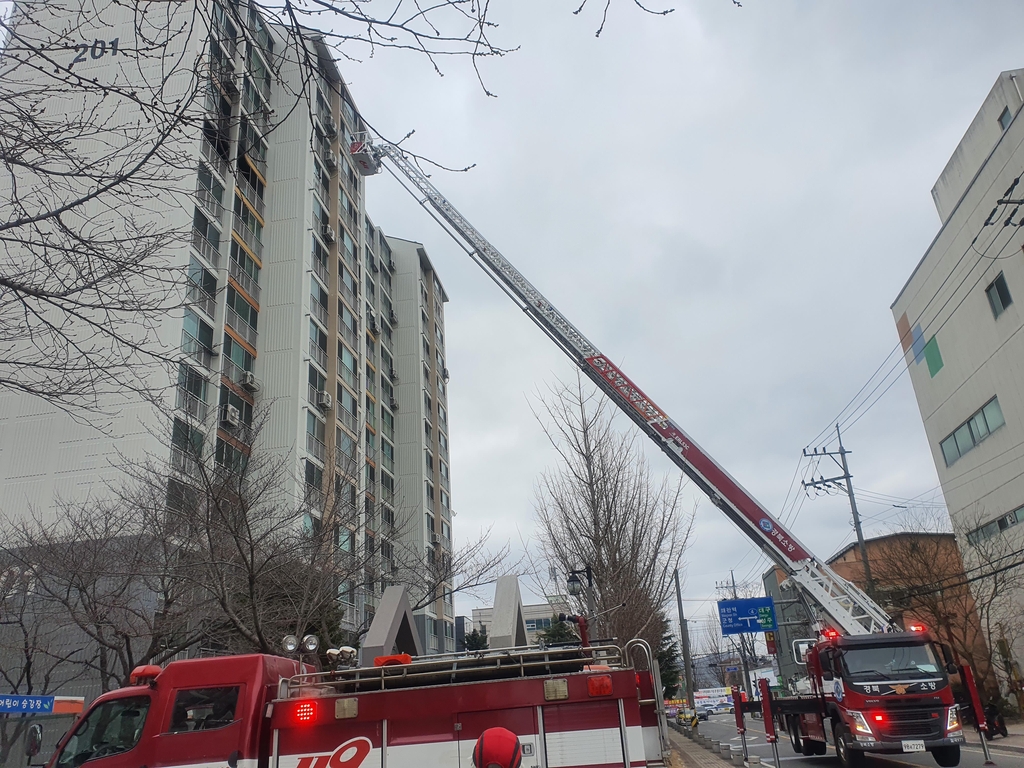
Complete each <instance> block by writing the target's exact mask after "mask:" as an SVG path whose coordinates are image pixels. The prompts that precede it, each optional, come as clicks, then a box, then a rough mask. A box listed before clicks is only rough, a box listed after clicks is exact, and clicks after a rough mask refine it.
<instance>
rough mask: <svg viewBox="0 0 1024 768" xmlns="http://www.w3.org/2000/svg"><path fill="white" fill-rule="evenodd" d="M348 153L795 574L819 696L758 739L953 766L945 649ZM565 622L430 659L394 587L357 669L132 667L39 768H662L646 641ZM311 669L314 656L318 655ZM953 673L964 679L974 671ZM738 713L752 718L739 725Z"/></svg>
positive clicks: (528, 294) (432, 201) (362, 155)
mask: <svg viewBox="0 0 1024 768" xmlns="http://www.w3.org/2000/svg"><path fill="white" fill-rule="evenodd" d="M349 150H350V155H351V157H352V159H353V160H354V161H355V163H356V165H357V167H358V168H359V170H360V172H361V173H362V174H364V175H371V174H374V173H377V172H378V171H379V170H380V168H381V166H382V165H384V164H385V163H386V164H387V167H388V169H389V170H390V171H391V172H392V174H393V175H394V176H395V177H396V179H398V180H399V182H400V183H402V184H403V185H404V186H405V187H406V189H408V190H409V191H410V192H412V193H413V194H414V195H415V196H416V197H417V199H418V200H419V201H420V203H421V205H422V206H423V207H424V208H425V209H426V210H427V211H428V212H430V213H431V214H432V215H433V216H434V218H435V219H437V220H438V221H439V223H441V224H442V226H444V227H445V228H446V229H447V231H448V232H449V233H450V234H451V235H452V236H453V237H454V238H455V239H456V240H457V241H458V242H459V243H460V244H461V245H462V246H463V247H464V248H465V250H466V251H467V253H468V254H469V255H470V256H471V258H473V260H475V261H476V262H477V263H478V264H479V265H480V266H481V267H482V268H483V269H484V270H485V271H486V272H487V273H488V274H489V275H490V276H491V277H492V278H493V279H494V280H495V281H496V282H497V283H498V285H499V286H500V287H501V288H502V289H503V290H504V291H505V292H506V293H507V294H508V295H509V296H510V297H511V298H512V299H513V300H514V301H515V302H516V303H517V304H518V305H519V306H520V307H521V308H522V309H523V310H524V311H525V312H526V313H527V314H528V315H529V316H530V318H531V319H532V320H533V321H534V322H535V323H536V324H537V325H538V326H539V327H540V328H541V330H543V331H544V332H545V333H546V334H547V336H548V337H549V338H550V339H551V340H552V341H553V342H554V343H555V344H557V345H558V346H559V347H560V348H561V349H562V350H563V351H564V352H565V353H566V354H567V355H569V357H570V358H572V360H573V361H574V363H575V364H576V365H577V366H579V368H580V369H581V370H582V371H583V372H584V373H585V374H586V375H587V376H588V377H589V378H590V379H591V380H592V381H593V382H594V383H595V384H596V385H597V386H598V387H599V388H600V389H601V390H602V391H603V392H605V393H606V394H607V395H608V396H609V397H610V398H611V399H612V401H613V402H614V403H615V404H616V405H617V406H618V407H619V408H621V409H622V410H623V411H624V412H625V413H626V414H627V415H628V416H629V417H630V418H631V419H632V420H633V421H634V422H636V424H637V425H638V426H639V427H640V429H641V430H643V431H644V432H645V433H646V434H647V435H648V436H649V437H650V438H651V439H653V440H654V441H655V442H656V443H657V444H658V446H659V447H660V448H661V449H662V450H663V451H664V452H665V453H666V454H667V455H668V456H669V458H670V459H671V460H672V461H673V462H674V463H675V464H676V465H677V466H678V467H679V468H680V469H682V471H683V472H684V473H686V475H687V476H688V477H689V478H690V479H691V480H692V481H693V482H694V484H695V485H696V486H697V487H698V488H700V489H701V490H702V491H703V492H704V493H705V494H707V496H708V497H709V498H710V499H711V501H712V503H714V505H715V506H717V507H718V508H719V509H720V510H722V512H724V513H725V515H726V516H727V517H729V518H730V519H731V520H732V521H733V522H734V523H735V524H736V525H737V526H739V528H740V530H742V531H743V532H744V533H746V535H747V536H748V537H749V538H750V539H751V540H752V541H753V542H754V543H755V544H756V545H757V546H758V547H760V548H761V549H762V550H763V551H764V552H765V553H766V554H767V555H768V556H769V557H770V558H771V559H772V560H773V561H774V562H775V563H776V565H778V566H779V567H780V568H781V569H782V570H783V571H784V572H785V573H786V574H787V577H788V581H789V582H790V583H791V584H792V585H794V586H795V587H796V588H797V589H798V591H799V593H800V595H801V599H803V600H804V601H805V604H806V605H807V607H808V610H809V613H810V610H811V608H812V607H813V608H816V609H817V611H818V613H819V620H820V622H821V623H822V626H823V630H822V636H821V639H820V640H817V641H815V642H814V643H813V644H812V646H811V647H810V648H809V649H808V650H807V654H806V659H807V668H808V674H809V677H810V679H811V684H812V693H811V695H808V696H796V697H786V698H779V699H773V700H772V701H771V706H772V710H771V712H772V714H771V717H770V718H769V720H770V721H774V720H775V719H778V720H779V722H780V723H784V726H785V728H786V730H787V731H788V732H789V734H790V738H791V739H792V743H793V746H794V748H795V749H796V750H797V751H798V752H802V753H803V754H806V755H811V754H823V753H824V751H825V749H826V747H827V744H828V743H829V742H832V743H834V744H835V745H836V748H837V749H836V751H837V754H838V756H839V758H840V760H841V761H842V762H843V764H844V766H845V768H857V766H858V765H859V764H860V763H861V762H862V761H863V759H864V755H865V754H866V753H867V752H900V751H924V750H927V751H929V752H931V753H932V755H933V756H934V757H935V759H936V761H937V762H938V763H939V765H941V766H955V765H957V764H958V762H959V749H960V746H959V745H960V744H961V743H963V741H964V738H963V731H962V728H961V726H960V721H959V715H958V710H957V706H956V704H955V703H954V701H953V696H952V692H951V690H950V686H949V679H948V676H947V673H948V672H951V671H952V670H954V669H955V667H954V666H953V659H952V655H951V653H950V650H949V648H948V647H947V646H944V645H941V644H939V643H936V642H935V641H933V640H932V638H931V637H930V636H929V635H928V634H927V633H926V632H921V631H911V632H895V631H892V630H893V629H894V626H893V622H892V621H891V619H890V617H889V616H888V615H887V614H886V613H885V611H883V610H882V609H881V608H880V607H879V606H878V605H876V604H875V603H874V602H873V601H872V600H871V599H870V597H868V596H867V595H866V594H865V593H864V592H862V591H861V590H860V589H858V588H857V587H855V586H854V585H852V584H850V583H849V582H847V581H846V580H844V579H842V578H840V577H839V576H838V575H837V574H836V573H834V572H833V571H832V570H831V569H830V568H829V567H828V566H827V565H826V564H824V563H822V562H819V561H818V560H817V559H816V558H815V557H814V556H813V555H812V554H811V553H810V551H809V550H807V549H806V548H805V547H804V546H803V545H802V544H801V543H800V542H799V541H798V540H797V539H796V537H795V536H793V535H792V534H791V533H790V532H789V531H788V530H786V529H785V527H784V526H783V525H782V524H781V523H780V522H779V521H778V520H777V519H776V518H775V517H774V516H772V515H771V514H770V513H769V512H768V511H767V510H766V509H765V508H764V507H763V506H762V505H761V504H760V503H758V502H757V500H755V499H754V498H753V496H751V495H750V494H749V493H748V492H747V491H746V490H744V488H743V487H742V486H741V485H740V484H739V483H738V482H737V481H736V480H735V479H733V478H732V477H731V476H730V475H729V474H728V473H727V472H726V471H725V470H724V469H723V468H722V467H721V466H720V465H719V464H718V463H717V462H715V461H714V459H712V458H711V457H710V456H709V455H708V454H707V453H705V452H704V451H703V450H702V449H701V448H700V446H699V445H698V444H697V443H696V442H695V441H694V440H693V439H692V438H691V437H690V436H689V435H687V434H686V433H685V432H683V430H682V429H681V428H680V427H679V426H678V425H677V424H676V423H675V422H674V421H673V420H672V419H670V418H669V417H668V415H667V414H666V413H665V412H664V411H662V410H661V409H660V408H659V407H658V406H657V405H655V403H654V402H653V401H652V400H651V399H650V398H648V397H647V396H646V395H645V394H644V393H643V392H642V391H641V390H640V389H639V388H638V387H637V386H636V385H635V384H634V383H633V382H632V381H631V380H630V379H629V378H628V377H627V376H626V375H625V374H624V373H623V372H622V371H621V370H619V368H618V367H617V366H616V365H615V364H614V363H612V361H611V360H610V359H609V358H608V357H606V356H605V355H603V354H602V353H601V352H600V351H599V350H598V349H597V348H596V347H595V346H594V345H593V344H592V343H591V342H590V341H589V340H588V339H587V338H586V337H585V336H584V335H583V334H582V333H581V332H580V331H579V330H578V329H577V328H576V327H575V326H573V325H572V323H570V322H569V321H568V320H567V319H566V318H565V317H564V316H563V315H562V314H561V313H560V312H559V311H558V310H557V309H556V308H555V307H554V306H553V305H552V304H551V303H550V302H549V301H548V300H547V299H545V298H544V296H543V295H542V294H541V293H540V292H539V291H538V290H537V289H536V288H535V287H534V286H533V285H532V284H531V283H530V282H529V281H528V280H527V279H526V278H525V277H524V276H523V275H522V274H520V272H519V271H518V270H516V268H515V267H513V266H512V264H511V263H509V261H508V260H506V259H505V258H504V257H503V256H502V255H501V254H500V253H499V252H498V251H497V249H496V248H494V246H492V245H491V244H490V243H489V242H488V241H487V240H486V239H485V238H484V237H483V236H482V235H481V234H480V233H479V232H478V231H477V230H476V229H475V228H474V227H473V226H472V225H471V224H470V223H469V222H468V221H467V220H466V219H465V218H464V217H463V216H462V215H461V214H460V213H459V212H458V211H457V210H456V209H455V207H454V206H453V205H452V204H451V203H450V202H448V200H447V199H445V197H444V196H443V195H441V193H440V192H438V191H437V189H436V188H435V187H434V186H433V184H432V183H431V182H430V180H429V179H428V177H427V176H426V174H424V173H423V172H422V171H421V170H420V168H419V167H418V166H417V165H416V163H415V162H414V161H413V160H412V159H410V158H409V157H408V156H407V155H406V154H405V153H404V152H403V151H402V150H401V149H400V148H399V147H398V146H396V145H394V144H390V143H387V142H384V141H379V142H376V143H371V142H369V141H356V142H354V143H353V144H352V145H351V146H350V147H349ZM382 161H383V162H382ZM505 579H511V580H512V582H509V581H504V582H503V581H502V580H499V584H498V590H497V592H496V596H495V617H497V616H498V615H499V614H501V613H502V611H499V602H501V604H502V606H503V610H504V609H505V608H507V607H508V606H513V607H514V606H520V610H519V612H518V613H517V614H516V615H518V617H519V618H518V622H519V624H520V625H521V624H522V618H521V604H520V600H519V591H518V584H517V583H515V582H514V580H515V577H505ZM513 594H514V599H512V598H510V597H509V595H513ZM499 598H500V600H499ZM514 612H515V611H513V613H514ZM569 618H570V619H571V620H573V621H574V622H575V623H577V625H578V627H579V630H580V638H581V642H580V643H579V644H578V645H574V646H569V647H553V648H538V647H529V646H527V644H526V639H525V629H523V630H522V631H519V632H513V633H512V634H510V635H509V636H508V637H509V638H510V640H509V642H508V643H507V644H506V645H507V647H500V648H494V649H491V650H487V651H479V652H463V653H455V654H441V655H430V656H422V654H421V653H420V648H419V640H418V638H417V636H416V633H415V631H414V629H413V620H412V614H411V611H410V610H409V606H408V601H407V599H406V597H405V594H404V591H403V588H401V587H390V588H388V589H387V590H386V591H385V593H384V595H383V597H382V598H381V601H380V605H379V607H378V610H377V613H376V615H375V618H374V621H373V623H372V624H371V626H370V629H369V632H368V634H367V636H366V638H365V640H364V643H363V648H362V649H361V650H360V652H359V654H361V655H360V658H359V659H358V661H356V660H355V657H356V655H357V654H356V652H355V651H354V650H353V649H332V650H330V651H328V652H327V654H326V655H327V657H328V658H329V659H333V663H332V664H330V665H329V668H326V669H319V670H318V669H315V668H313V667H312V666H311V665H309V664H303V663H302V662H301V657H300V658H299V659H298V660H297V659H295V658H283V657H278V656H270V655H260V654H255V655H247V656H230V657H221V658H213V659H186V660H181V661H173V662H171V663H170V664H168V665H167V666H166V668H163V669H161V668H160V667H158V666H144V667H140V668H138V669H137V670H135V672H134V673H133V675H132V678H133V679H132V681H131V683H132V684H131V685H129V686H127V687H125V688H121V689H118V690H115V691H110V692H108V693H105V694H103V695H101V696H100V697H98V698H97V699H96V700H95V701H94V702H92V704H91V705H90V706H89V707H88V709H87V710H86V711H85V712H84V713H83V714H82V716H81V717H80V718H79V719H78V720H77V721H76V723H75V725H74V726H73V727H72V728H71V729H69V731H68V732H67V734H65V736H64V737H63V738H62V739H61V740H60V742H59V743H58V746H57V750H56V751H55V753H54V755H53V756H52V757H51V758H50V760H49V762H48V764H47V766H48V768H79V767H80V766H83V765H85V764H88V768H138V767H139V766H146V768H186V767H188V768H198V767H199V766H202V767H203V768H207V767H209V768H213V766H224V765H226V766H227V768H364V766H365V767H366V768H370V766H372V767H373V768H420V767H421V766H427V767H428V768H435V767H436V768H456V767H457V768H472V767H473V766H474V765H476V766H477V768H490V765H491V764H497V765H499V766H501V768H584V767H586V766H595V765H600V766H608V768H611V767H612V766H623V768H655V767H660V766H663V765H664V757H665V755H666V753H667V748H668V744H667V732H666V723H665V712H664V705H663V699H662V686H661V679H660V674H659V671H658V665H657V659H656V658H655V656H654V654H653V653H652V651H651V648H650V646H648V645H647V643H645V642H644V641H643V640H631V641H630V642H628V643H626V644H625V646H624V647H621V648H620V647H619V646H618V645H616V644H614V643H613V642H605V641H595V642H594V643H593V644H591V643H590V641H589V638H588V635H587V618H588V617H586V616H579V617H569ZM825 625H828V626H827V627H826V626H825ZM305 640H306V638H303V643H305ZM371 640H372V642H371ZM295 645H298V641H296V643H295ZM306 650H307V651H309V652H310V653H312V651H314V650H315V643H314V647H313V648H309V647H306ZM395 651H399V652H398V653H395ZM963 672H965V673H966V678H967V679H968V680H970V669H969V668H963ZM969 687H970V686H969ZM976 699H977V697H976V695H975V704H976V705H977V701H976ZM748 705H750V706H751V708H752V705H753V702H749V703H747V704H744V705H741V706H740V707H739V708H738V711H739V712H742V710H743V709H744V708H746V707H747V706H748ZM740 716H741V715H740ZM981 722H984V720H983V719H982V720H981ZM499 731H500V733H499ZM489 734H490V735H489ZM491 736H494V737H495V738H491ZM505 737H510V738H511V739H512V741H513V744H514V746H515V748H514V749H513V750H512V751H511V752H509V753H508V755H507V759H506V758H505V757H501V758H496V757H494V756H493V754H491V753H490V752H489V751H488V750H493V749H494V745H495V744H501V743H506V744H507V743H508V742H507V741H506V742H503V741H502V740H503V739H505ZM485 742H486V744H485ZM492 758H494V759H492ZM478 763H483V764H482V765H481V764H478Z"/></svg>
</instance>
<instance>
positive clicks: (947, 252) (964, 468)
mask: <svg viewBox="0 0 1024 768" xmlns="http://www.w3.org/2000/svg"><path fill="white" fill-rule="evenodd" d="M1022 81H1024V70H1013V71H1009V72H1003V73H1001V74H1000V75H999V78H998V79H997V81H996V83H995V85H994V86H993V88H992V90H991V91H990V92H989V94H988V96H987V97H986V98H985V101H984V103H983V104H982V107H981V109H980V111H979V112H978V114H977V116H976V117H975V119H974V120H973V122H972V123H971V125H970V127H969V128H968V130H967V133H966V134H965V135H964V137H963V139H962V140H961V142H960V144H959V146H958V147H957V148H956V151H955V152H954V153H953V156H952V157H951V158H950V160H949V162H948V163H947V165H946V168H945V169H944V170H943V172H942V175H941V176H940V177H939V179H938V181H937V182H936V184H935V187H934V188H933V189H932V197H933V199H934V201H935V207H936V209H937V211H938V213H939V218H940V219H941V221H942V225H941V227H940V229H939V232H938V234H937V235H936V236H935V239H934V240H933V242H932V244H931V245H930V246H929V248H928V250H927V252H926V253H925V255H924V257H923V258H922V259H921V261H920V263H919V264H918V265H917V267H916V269H915V270H914V272H913V274H912V275H911V276H910V279H909V280H908V281H907V284H906V286H905V287H904V288H903V290H902V291H901V292H900V294H899V296H898V297H897V298H896V301H895V302H894V303H893V305H892V312H893V317H894V319H895V320H896V326H897V329H898V331H899V335H900V340H901V343H902V346H903V352H904V355H905V359H906V364H907V366H908V368H909V371H910V378H911V381H912V383H913V386H914V392H915V395H916V397H917V402H918V406H919V408H920V411H921V417H922V419H923V421H924V427H925V432H926V434H927V436H928V442H929V447H930V448H931V451H932V457H933V459H934V461H935V467H936V471H937V473H938V476H939V480H940V482H941V484H942V490H943V494H944V496H945V500H946V506H947V508H948V510H949V514H950V517H951V519H952V521H953V523H954V527H955V529H956V531H957V534H958V540H959V545H960V548H961V550H962V552H963V555H964V562H965V566H966V568H967V572H968V573H969V574H974V575H976V576H984V574H985V573H986V570H991V566H986V565H985V562H984V561H985V560H986V556H985V555H984V554H983V553H984V552H994V551H995V549H994V547H995V546H996V545H998V547H999V548H1002V549H1005V550H1006V551H1007V552H1010V551H1020V550H1021V549H1022V548H1024V525H1018V523H1021V522H1024V334H1020V333H1019V331H1020V330H1021V329H1022V327H1024V311H1022V308H1021V304H1020V302H1022V301H1024V254H1022V250H1021V249H1022V245H1024V229H1022V227H1021V225H1022V224H1024V217H1022V216H1021V212H1022V211H1024V207H1020V206H1019V203H1018V202H1014V201H1019V200H1020V198H1022V197H1024V186H1022V185H1021V184H1019V183H1018V182H1017V180H1018V179H1019V178H1020V177H1021V175H1022V173H1024V119H1022V118H1021V117H1020V112H1021V106H1022V103H1024V99H1022V98H1021V88H1022V87H1024V85H1022ZM985 542H987V544H986V543H985ZM972 567H975V568H977V570H975V571H972V570H971V569H972ZM979 586H981V585H980V583H979ZM997 602H998V604H997V605H996V606H994V607H993V622H992V634H993V635H995V636H992V637H989V638H988V640H989V644H990V647H992V648H996V647H997V641H998V640H999V639H1000V636H1001V635H1003V634H1004V633H1005V636H1006V639H1008V640H1009V642H1010V645H1011V646H1013V651H1014V655H1015V656H1016V658H1018V659H1020V658H1024V638H1022V637H1021V636H1020V632H1019V629H1016V630H1015V629H1012V628H1011V627H1010V626H1009V624H1008V623H1007V624H1004V626H1003V628H1002V629H1000V628H999V624H1000V623H1001V619H1000V617H1006V619H1007V622H1009V620H1010V619H1014V620H1016V619H1017V618H1018V617H1019V616H1020V615H1021V614H1022V606H1024V595H1022V594H1020V592H1019V591H1014V592H1012V593H1006V594H1004V595H1002V596H1001V598H1000V599H999V601H997ZM983 623H984V622H983ZM1016 623H1019V622H1016Z"/></svg>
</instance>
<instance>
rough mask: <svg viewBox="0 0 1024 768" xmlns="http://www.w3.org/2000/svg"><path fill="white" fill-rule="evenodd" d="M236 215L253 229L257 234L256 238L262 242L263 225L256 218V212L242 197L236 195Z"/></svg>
mask: <svg viewBox="0 0 1024 768" xmlns="http://www.w3.org/2000/svg"><path fill="white" fill-rule="evenodd" d="M235 216H237V217H238V219H239V220H240V221H241V222H242V224H244V225H245V226H246V227H248V228H249V229H250V230H252V233H253V234H254V235H255V236H256V239H257V240H259V241H260V242H262V241H263V225H262V224H260V222H259V220H258V219H257V218H256V214H255V213H253V212H252V211H251V210H249V206H247V205H246V204H245V203H243V202H242V198H240V197H239V196H238V195H235Z"/></svg>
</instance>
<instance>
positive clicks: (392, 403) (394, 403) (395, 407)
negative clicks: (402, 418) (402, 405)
mask: <svg viewBox="0 0 1024 768" xmlns="http://www.w3.org/2000/svg"><path fill="white" fill-rule="evenodd" d="M388 405H389V406H390V407H391V410H392V411H397V410H398V401H397V400H395V398H393V397H392V398H391V399H390V400H388Z"/></svg>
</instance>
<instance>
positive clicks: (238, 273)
mask: <svg viewBox="0 0 1024 768" xmlns="http://www.w3.org/2000/svg"><path fill="white" fill-rule="evenodd" d="M228 275H230V276H231V278H232V279H233V280H234V281H235V282H236V283H238V287H239V288H241V289H242V290H243V291H245V292H246V293H247V294H248V295H249V298H251V299H252V300H253V301H255V302H256V303H257V304H259V303H260V284H259V283H257V282H256V281H255V280H253V279H252V278H251V277H249V275H247V274H246V273H245V270H243V269H242V266H241V265H240V264H239V263H238V262H237V261H234V260H231V261H229V262H228Z"/></svg>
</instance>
